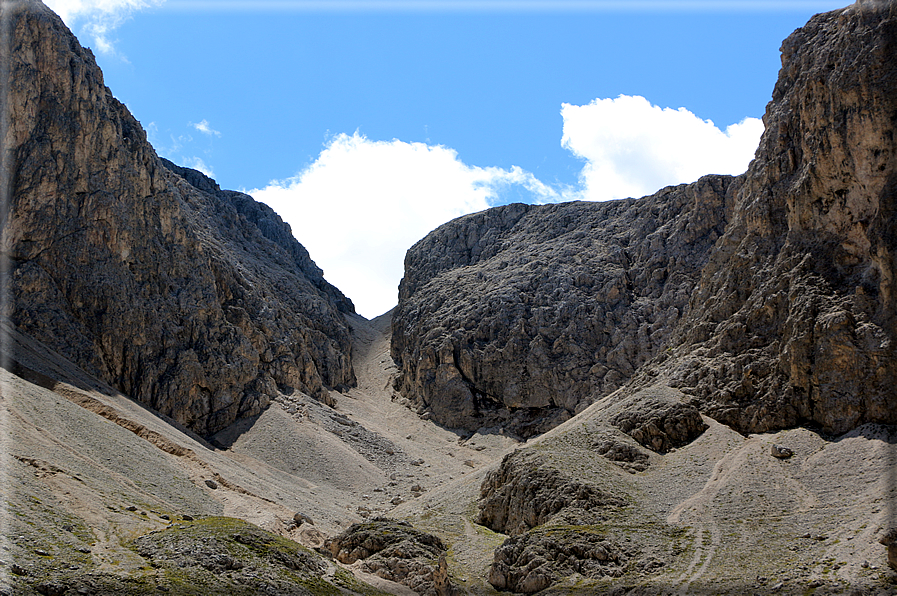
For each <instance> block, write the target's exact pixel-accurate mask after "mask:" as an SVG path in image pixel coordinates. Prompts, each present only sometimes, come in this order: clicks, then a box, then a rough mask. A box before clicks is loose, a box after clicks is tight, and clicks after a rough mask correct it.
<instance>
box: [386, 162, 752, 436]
mask: <svg viewBox="0 0 897 596" xmlns="http://www.w3.org/2000/svg"><path fill="white" fill-rule="evenodd" d="M738 186H739V185H738V184H737V183H736V181H735V180H733V178H731V177H727V176H708V177H705V178H702V179H701V180H699V181H698V182H695V183H693V184H690V185H682V186H677V187H669V188H665V189H663V190H661V191H659V192H658V193H657V194H655V195H653V196H651V197H646V198H644V199H640V200H632V199H629V200H624V201H614V202H608V203H584V202H576V203H565V204H559V205H545V206H527V205H508V206H506V207H498V208H495V209H491V210H488V211H485V212H482V213H477V214H474V215H469V216H466V217H462V218H460V219H457V220H455V221H453V222H450V223H448V224H446V225H444V226H442V227H441V228H439V229H437V230H436V231H434V232H432V233H431V234H430V235H428V236H427V237H426V238H424V239H423V240H421V241H420V242H418V243H417V244H416V245H415V246H413V247H412V248H411V249H410V250H409V251H408V254H407V256H406V258H405V277H404V279H403V280H402V283H401V285H400V287H399V306H398V308H397V309H396V311H395V313H394V315H393V338H392V354H393V358H394V359H395V360H396V362H397V363H398V364H399V365H400V367H401V377H400V380H399V388H400V389H401V391H402V392H403V393H404V394H405V395H408V396H411V397H413V398H414V399H415V400H417V401H418V403H420V404H421V405H422V407H423V408H426V409H427V410H429V411H430V412H432V415H433V416H434V417H435V419H436V420H438V421H439V422H441V423H442V424H446V425H448V426H452V427H462V428H469V429H476V428H478V427H480V426H491V425H495V424H501V425H503V426H504V427H505V428H506V429H508V430H511V431H514V432H516V433H518V434H521V435H524V436H529V435H532V434H534V433H537V432H543V431H545V430H547V429H548V428H551V427H552V426H555V425H557V424H558V423H559V422H563V421H564V420H566V419H567V418H569V417H570V416H571V415H572V414H574V413H576V412H577V411H579V410H580V409H581V408H583V407H585V406H586V405H588V404H589V403H591V400H592V398H594V397H595V396H598V395H602V394H606V393H609V392H611V391H613V390H614V389H617V388H618V387H620V386H621V385H622V384H623V383H625V382H626V381H627V380H628V379H629V378H630V377H631V376H632V374H633V373H634V372H635V371H636V369H638V368H639V367H640V366H642V365H643V364H644V363H645V362H647V361H648V360H650V359H651V357H653V356H654V355H655V354H656V353H657V352H658V350H660V349H661V348H663V347H664V346H665V345H666V342H667V338H668V337H669V335H670V333H671V332H672V330H673V329H674V327H675V325H676V323H678V321H679V320H680V319H681V317H682V316H683V314H684V313H685V312H686V310H687V308H688V302H689V298H690V297H691V293H692V291H693V289H694V287H695V284H696V283H697V281H698V277H699V275H700V271H701V268H702V267H703V266H704V265H705V264H706V262H707V256H708V253H709V251H710V248H711V247H712V246H713V243H714V242H715V241H716V240H717V239H718V238H719V236H720V235H721V234H722V232H723V229H724V227H725V224H726V220H727V215H726V204H727V200H730V199H727V197H731V196H732V195H733V193H734V191H735V190H736V189H737V187H738Z"/></svg>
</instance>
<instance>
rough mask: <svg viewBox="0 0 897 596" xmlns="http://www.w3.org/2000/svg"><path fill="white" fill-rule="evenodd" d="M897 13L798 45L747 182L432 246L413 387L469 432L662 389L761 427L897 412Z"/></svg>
mask: <svg viewBox="0 0 897 596" xmlns="http://www.w3.org/2000/svg"><path fill="white" fill-rule="evenodd" d="M895 14H897V6H895V5H894V4H893V3H889V2H875V1H860V2H858V3H856V4H854V5H852V6H850V7H848V8H846V9H843V10H838V11H834V12H831V13H827V14H823V15H818V16H816V17H814V18H813V19H811V21H810V22H809V23H808V24H807V25H806V26H805V27H803V28H801V29H799V30H797V31H796V32H795V33H794V34H793V35H791V36H790V37H789V38H788V39H787V40H786V41H785V42H784V44H783V46H782V64H783V66H782V70H781V72H780V75H779V80H778V82H777V84H776V87H775V90H774V92H773V98H772V101H771V102H770V104H769V105H768V107H767V111H766V114H765V116H764V122H765V125H766V131H765V133H764V135H763V138H762V140H761V143H760V147H759V149H758V152H757V154H756V158H755V160H754V161H753V162H752V164H751V166H750V168H749V170H748V171H747V172H746V173H745V174H744V175H742V176H739V177H737V178H735V179H734V180H729V179H722V178H710V177H708V178H704V179H702V180H701V181H699V182H698V183H696V184H694V185H689V186H685V187H679V189H674V190H673V191H670V190H669V189H665V190H664V191H661V192H660V193H658V194H657V195H654V196H652V197H647V198H644V199H640V200H638V201H623V202H618V203H615V204H611V205H592V206H588V207H586V206H570V205H563V206H555V207H542V208H535V207H533V208H526V207H516V206H515V207H505V208H499V209H494V210H490V211H487V212H485V213H483V214H477V215H474V216H468V217H466V218H461V219H459V220H456V221H455V222H451V223H450V224H447V225H446V226H444V227H443V228H440V229H439V230H437V231H436V232H434V233H433V234H431V235H430V236H428V237H427V238H426V239H424V240H423V241H422V242H421V243H419V244H418V245H416V246H415V247H413V248H412V249H411V250H410V251H409V253H408V256H407V257H406V278H405V280H403V282H402V286H401V287H400V296H399V307H398V309H397V311H396V316H395V319H394V321H395V324H394V328H393V333H394V335H393V357H394V358H395V359H396V360H397V362H398V363H399V364H400V365H401V368H402V376H401V378H400V379H399V383H398V386H399V388H400V389H401V390H402V392H403V393H405V394H406V395H408V396H410V397H413V398H415V399H416V400H418V402H419V403H420V404H422V407H424V408H427V409H430V410H431V411H432V412H433V414H434V417H435V418H436V419H437V420H440V421H442V422H443V423H445V424H448V425H450V426H466V427H468V428H470V427H473V426H476V425H477V424H478V423H479V422H488V423H492V422H495V423H499V424H504V425H505V426H506V428H509V429H511V430H517V431H518V432H521V434H524V435H526V434H530V433H532V432H539V431H541V430H545V429H547V428H548V427H550V426H552V425H554V424H556V423H557V422H559V421H561V420H563V419H564V417H565V416H566V415H567V414H566V413H565V412H575V411H577V409H578V408H580V407H581V406H582V404H585V403H588V401H590V400H591V399H593V398H594V397H596V396H600V395H605V394H608V393H609V392H611V391H612V390H614V389H616V388H618V387H620V386H622V385H624V384H626V383H631V387H630V388H629V389H627V391H626V394H631V393H632V392H634V391H637V390H639V389H642V388H644V387H647V386H650V385H654V384H656V383H657V380H658V378H660V379H663V382H664V383H668V384H669V386H671V387H675V388H678V389H679V390H680V391H681V392H682V394H683V396H684V399H685V400H686V401H689V402H690V403H692V404H693V405H695V406H697V407H698V408H699V409H700V410H701V412H703V413H704V414H707V415H709V416H712V417H713V418H715V419H717V420H719V421H721V422H724V423H726V424H729V425H731V426H733V427H734V428H736V429H738V430H739V431H742V432H763V431H769V430H775V429H781V428H788V427H792V426H795V425H799V424H815V425H819V426H821V427H822V428H824V429H825V430H827V431H830V432H835V433H841V432H845V431H847V430H849V429H851V428H855V427H856V426H858V425H860V424H863V423H865V422H883V423H895V422H897V407H895V405H897V404H895V402H894V397H893V391H892V389H891V388H892V387H893V385H894V382H895V379H897V353H895V350H897V343H895V339H897V338H895V333H897V327H895V287H894V284H895V282H894V279H895V277H894V275H895V255H897V252H895V251H897V218H895V212H897V145H895V128H897V117H895V114H897V18H895ZM708 184H712V185H713V187H714V188H713V189H712V190H711V189H708V188H707V187H708ZM702 189H704V190H702ZM677 193H686V194H685V195H683V194H677ZM687 193H692V194H693V195H694V196H695V197H696V198H697V200H695V199H691V200H685V197H686V196H687ZM665 201H672V203H671V204H674V205H675V209H669V210H664V209H663V207H662V206H663V205H665V204H667V203H665ZM711 206H712V207H711ZM659 207H660V209H658V208H659ZM708 207H711V208H708ZM577 211H579V212H581V213H582V216H581V218H577V217H575V216H572V215H571V214H572V213H574V212H577ZM708 216H711V217H708ZM712 216H715V217H716V218H717V219H715V220H714V219H712ZM565 218H566V219H565ZM723 226H725V229H724V233H723V232H722V231H721V230H722V229H723ZM608 231H611V233H608ZM682 232H687V233H690V236H688V235H686V236H683V234H682ZM577 233H579V234H581V236H578V237H577V236H575V235H574V234H577ZM718 236H721V237H718ZM596 247H599V248H598V249H597V250H596ZM692 268H693V269H692ZM571 274H572V275H571ZM586 280H588V281H586ZM583 281H585V282H586V283H585V284H583ZM581 285H582V286H583V287H584V288H585V289H584V290H583V289H581V288H580V286H581ZM621 297H622V298H621ZM681 297H684V300H681ZM649 361H650V362H649Z"/></svg>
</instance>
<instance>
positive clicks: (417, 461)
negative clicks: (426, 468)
mask: <svg viewBox="0 0 897 596" xmlns="http://www.w3.org/2000/svg"><path fill="white" fill-rule="evenodd" d="M411 465H412V466H422V465H424V460H423V459H416V460H414V461H413V462H411Z"/></svg>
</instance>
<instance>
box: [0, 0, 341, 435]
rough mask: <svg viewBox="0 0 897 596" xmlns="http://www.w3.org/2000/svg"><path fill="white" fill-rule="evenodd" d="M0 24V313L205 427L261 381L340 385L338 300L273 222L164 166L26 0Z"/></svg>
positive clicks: (44, 11) (267, 388) (51, 21)
mask: <svg viewBox="0 0 897 596" xmlns="http://www.w3.org/2000/svg"><path fill="white" fill-rule="evenodd" d="M0 21H2V26H3V28H4V29H3V38H2V39H3V41H4V42H5V43H4V44H3V47H2V49H0V51H2V52H3V55H2V56H0V59H2V60H0V62H2V64H3V65H4V66H5V67H6V71H5V72H4V73H3V76H4V77H5V80H4V81H3V82H4V89H5V91H6V95H5V96H4V97H3V98H2V101H4V105H3V106H2V107H3V110H2V112H3V113H4V115H5V116H6V120H5V121H4V133H5V134H4V145H3V149H4V155H3V167H4V172H3V174H4V176H3V180H4V181H5V183H6V185H7V186H6V187H5V192H6V197H7V205H6V210H5V212H4V213H3V237H2V256H3V258H4V259H5V260H6V263H7V266H8V276H7V282H8V292H9V298H10V300H9V301H7V302H6V303H5V305H4V312H3V315H4V316H5V317H8V318H9V319H11V320H12V322H13V323H14V324H15V325H17V326H18V328H20V329H21V330H23V331H25V332H26V333H28V334H30V335H32V336H33V337H35V338H36V339H38V340H39V341H41V342H43V343H45V344H46V345H48V346H50V347H51V348H52V349H54V350H57V351H59V352H60V353H61V354H63V355H65V356H66V357H67V358H69V359H71V360H72V361H73V362H75V363H77V364H78V365H79V366H81V367H83V368H84V369H85V370H87V371H89V372H90V373H92V374H95V375H97V376H98V377H100V378H102V379H103V380H105V381H107V382H109V383H110V384H112V385H114V386H115V387H117V388H118V389H120V390H121V391H122V392H124V393H125V394H127V395H130V396H132V397H134V398H136V399H138V400H140V401H141V402H143V403H145V404H147V405H149V406H151V407H152V408H155V409H156V410H158V411H160V412H162V413H164V414H167V415H169V416H171V417H172V418H174V419H175V420H177V421H178V422H180V423H183V424H185V425H187V426H188V427H190V428H191V429H193V430H195V431H196V432H198V433H200V434H204V435H207V434H211V433H213V432H215V431H217V430H220V429H222V428H224V427H225V426H227V425H228V424H230V423H231V422H233V421H234V420H235V419H237V418H239V417H243V416H249V415H253V414H256V413H258V412H260V411H261V409H263V408H264V407H266V406H267V404H268V401H269V398H270V397H271V396H273V395H275V394H276V392H277V390H278V386H279V387H280V389H282V390H285V391H289V390H291V389H292V388H297V389H301V390H303V391H305V392H307V393H310V394H312V395H316V396H318V397H321V398H324V397H325V396H326V395H327V393H326V390H325V387H328V386H330V387H334V386H338V385H348V384H353V383H354V374H353V371H352V366H351V362H350V357H349V353H350V344H349V333H348V329H347V327H346V325H345V323H344V321H343V317H342V312H351V311H352V310H353V308H352V304H351V302H349V301H348V300H347V299H346V298H345V297H344V296H342V294H340V293H339V291H338V290H336V288H333V287H332V286H330V285H329V284H328V283H327V282H326V281H324V279H323V277H322V272H321V270H320V269H318V268H317V267H316V266H315V265H314V263H313V262H312V261H311V259H310V258H309V256H308V253H307V252H306V251H305V249H304V248H302V246H301V245H299V243H298V242H296V241H295V240H293V239H292V236H291V234H290V231H289V227H288V226H287V225H286V224H284V223H283V222H282V221H281V220H280V218H279V217H277V216H276V215H275V214H274V213H273V211H271V210H270V209H268V208H267V207H265V206H263V205H260V204H258V203H256V202H255V201H253V200H252V199H251V197H248V196H246V195H241V194H240V193H232V192H225V191H220V190H218V188H217V185H215V184H214V182H212V181H211V180H208V179H205V177H203V176H202V175H201V174H199V173H198V172H192V171H188V170H183V169H178V168H176V167H174V166H173V165H172V169H174V170H176V171H179V172H180V173H182V174H184V175H185V176H186V178H187V179H185V178H184V177H182V176H179V175H177V174H176V173H173V172H172V171H170V170H169V169H167V168H166V167H165V166H164V165H163V162H162V161H161V160H160V159H159V158H158V157H157V156H156V154H155V152H154V150H153V148H152V147H151V146H150V145H149V144H148V143H147V140H146V134H145V133H144V131H143V129H142V128H141V126H140V124H139V123H138V122H137V121H136V120H135V119H134V118H133V117H132V116H131V114H130V113H129V112H128V111H127V109H125V107H124V106H123V105H122V104H121V103H119V102H118V101H117V100H116V99H115V98H114V97H112V94H111V93H110V91H109V89H107V88H106V87H105V85H104V84H103V78H102V73H101V72H100V70H99V68H98V67H97V65H96V63H95V61H94V58H93V55H92V54H91V52H90V50H86V49H84V48H82V47H81V46H80V45H79V44H78V42H77V40H76V39H75V38H74V36H72V34H71V33H70V32H69V31H68V29H67V28H66V27H65V25H64V24H63V23H62V21H61V20H60V19H59V18H58V17H57V16H56V15H55V14H53V13H52V12H51V11H50V10H49V9H48V8H46V7H45V6H44V5H43V4H41V3H40V2H36V1H32V0H23V1H19V2H4V3H3V4H2V13H0ZM170 165H171V164H170ZM341 311H342V312H341Z"/></svg>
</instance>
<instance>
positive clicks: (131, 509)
mask: <svg viewBox="0 0 897 596" xmlns="http://www.w3.org/2000/svg"><path fill="white" fill-rule="evenodd" d="M125 510H126V511H137V508H136V507H134V506H133V505H128V506H127V507H125Z"/></svg>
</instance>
